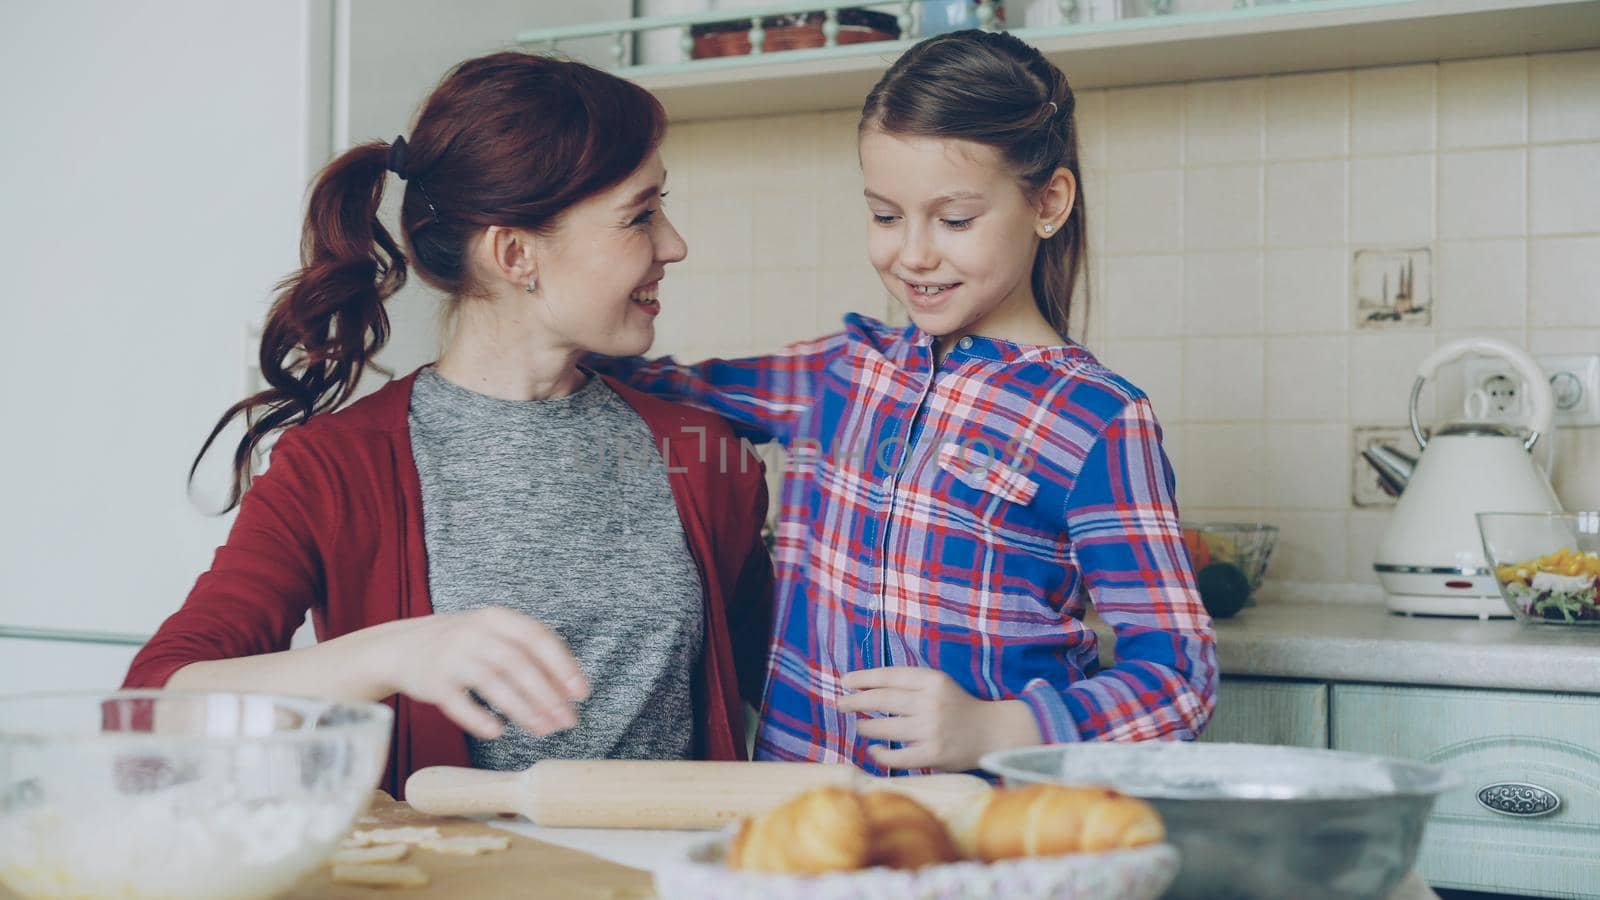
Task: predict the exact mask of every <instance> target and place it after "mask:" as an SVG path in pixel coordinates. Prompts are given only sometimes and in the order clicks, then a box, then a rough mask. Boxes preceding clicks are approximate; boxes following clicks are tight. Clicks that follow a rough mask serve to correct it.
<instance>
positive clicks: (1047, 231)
mask: <svg viewBox="0 0 1600 900" xmlns="http://www.w3.org/2000/svg"><path fill="white" fill-rule="evenodd" d="M1055 231H1056V227H1055V226H1054V225H1046V226H1045V227H1044V233H1045V234H1055Z"/></svg>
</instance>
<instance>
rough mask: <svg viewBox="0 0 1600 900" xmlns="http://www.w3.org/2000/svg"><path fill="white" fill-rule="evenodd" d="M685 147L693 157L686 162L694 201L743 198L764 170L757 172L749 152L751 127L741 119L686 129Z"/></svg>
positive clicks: (696, 124)
mask: <svg viewBox="0 0 1600 900" xmlns="http://www.w3.org/2000/svg"><path fill="white" fill-rule="evenodd" d="M689 128H690V129H692V134H691V135H689V136H688V144H689V146H690V147H692V148H693V151H694V157H693V159H692V160H689V162H690V165H691V169H692V172H693V174H692V175H691V177H692V178H693V179H694V183H695V192H696V194H698V195H700V196H698V197H697V198H696V199H705V196H706V195H711V196H729V195H743V194H748V193H749V192H750V191H753V190H755V189H756V187H757V185H758V183H759V182H760V180H761V179H760V178H758V177H757V173H758V172H760V174H761V175H762V176H765V175H766V174H767V170H765V169H763V168H759V167H758V166H757V165H756V163H755V156H754V154H753V152H752V146H751V137H752V131H751V128H750V123H749V122H748V121H745V120H741V119H722V120H717V121H712V122H696V123H694V124H693V125H691V126H689Z"/></svg>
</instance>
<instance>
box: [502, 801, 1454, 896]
mask: <svg viewBox="0 0 1600 900" xmlns="http://www.w3.org/2000/svg"><path fill="white" fill-rule="evenodd" d="M489 824H491V825H493V826H495V827H496V828H504V829H506V830H507V831H513V832H516V833H517V834H521V835H526V836H528V837H531V838H535V839H537V840H541V841H548V842H549V843H552V844H560V845H561V846H563V847H571V848H573V849H574V850H582V851H584V852H585V853H592V854H594V855H595V856H599V857H602V858H604V859H609V860H611V861H612V862H618V863H621V864H623V865H625V866H633V867H635V868H639V869H653V868H654V867H655V866H656V865H657V864H658V863H661V862H665V861H668V860H675V859H682V858H683V857H684V855H685V854H687V853H688V852H689V848H690V847H691V846H693V845H694V844H696V843H698V842H700V841H702V840H705V839H706V836H707V833H706V832H703V831H643V830H635V829H616V828H541V827H539V826H538V825H534V824H533V823H531V822H529V821H527V820H526V819H516V820H507V819H498V820H494V821H491V822H490V823H489ZM1389 900H1439V895H1438V894H1435V893H1434V892H1433V889H1432V888H1429V887H1428V885H1427V883H1426V882H1424V881H1423V880H1422V878H1421V876H1419V875H1417V874H1416V873H1415V872H1413V873H1411V875H1410V876H1409V877H1407V878H1406V880H1405V881H1404V882H1402V883H1401V884H1400V887H1399V888H1398V889H1397V890H1396V891H1395V892H1394V894H1393V895H1392V896H1391V897H1390V898H1389Z"/></svg>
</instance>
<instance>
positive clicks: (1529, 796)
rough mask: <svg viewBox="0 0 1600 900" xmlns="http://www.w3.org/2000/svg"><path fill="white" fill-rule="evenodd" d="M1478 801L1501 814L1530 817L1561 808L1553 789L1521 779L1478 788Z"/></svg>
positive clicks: (1559, 799)
mask: <svg viewBox="0 0 1600 900" xmlns="http://www.w3.org/2000/svg"><path fill="white" fill-rule="evenodd" d="M1478 802H1479V803H1480V804H1482V805H1483V806H1484V807H1485V808H1486V809H1490V810H1493V811H1494V812H1497V813H1499V814H1501V815H1503V816H1515V817H1516V818H1519V819H1532V818H1535V817H1538V816H1548V815H1550V814H1551V813H1553V812H1555V811H1556V810H1558V809H1560V808H1561V798H1560V797H1559V796H1558V795H1557V794H1556V792H1555V791H1552V790H1550V789H1549V788H1544V787H1540V786H1539V785H1537V784H1528V783H1526V782H1522V781H1502V782H1498V783H1496V784H1490V785H1485V786H1483V787H1481V788H1479V789H1478Z"/></svg>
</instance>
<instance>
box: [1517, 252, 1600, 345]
mask: <svg viewBox="0 0 1600 900" xmlns="http://www.w3.org/2000/svg"><path fill="white" fill-rule="evenodd" d="M1528 268H1529V274H1530V276H1531V277H1530V278H1529V295H1528V323H1529V324H1530V325H1532V326H1533V327H1534V328H1551V327H1556V326H1565V327H1571V326H1577V327H1595V326H1600V237H1586V238H1561V239H1555V240H1540V241H1530V242H1529V245H1528Z"/></svg>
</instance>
